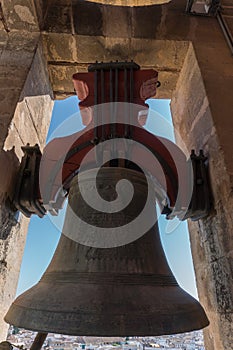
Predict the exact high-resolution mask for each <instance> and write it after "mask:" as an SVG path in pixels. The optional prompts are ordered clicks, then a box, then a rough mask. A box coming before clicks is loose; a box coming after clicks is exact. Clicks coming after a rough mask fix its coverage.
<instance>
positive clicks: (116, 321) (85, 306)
mask: <svg viewBox="0 0 233 350" xmlns="http://www.w3.org/2000/svg"><path fill="white" fill-rule="evenodd" d="M51 289H52V290H53V293H51ZM48 290H49V292H48ZM71 296H72V297H71ZM90 296H91V297H90ZM46 305H47V306H46ZM5 321H6V322H7V323H10V324H13V325H15V326H17V327H20V328H25V329H29V330H33V331H37V332H52V333H59V334H66V335H80V336H81V335H82V336H107V337H108V336H109V337H111V336H122V337H125V336H159V335H169V334H177V333H184V332H189V331H194V330H198V329H201V328H204V327H206V326H208V325H209V321H208V319H207V317H206V314H205V312H204V310H203V308H202V307H201V305H200V303H199V302H198V301H197V300H196V299H194V298H193V297H191V296H190V295H189V294H188V293H186V292H185V291H184V290H182V289H181V288H180V287H179V286H178V285H173V286H169V287H168V286H151V285H131V286H130V285H122V284H119V285H110V284H109V285H99V284H97V283H95V284H91V283H86V284H85V283H82V285H81V284H78V285H77V284H76V283H73V284H72V283H53V287H52V288H51V284H50V283H46V282H43V281H40V282H39V283H38V284H37V285H36V286H34V287H32V288H31V289H30V290H28V291H27V292H25V293H23V294H22V295H21V296H19V297H18V298H17V299H16V300H15V302H14V303H13V304H12V306H11V307H10V309H9V311H8V313H7V315H6V316H5Z"/></svg>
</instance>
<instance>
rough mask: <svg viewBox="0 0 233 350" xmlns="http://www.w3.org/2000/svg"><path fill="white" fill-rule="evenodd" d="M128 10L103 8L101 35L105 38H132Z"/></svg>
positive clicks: (110, 7)
mask: <svg viewBox="0 0 233 350" xmlns="http://www.w3.org/2000/svg"><path fill="white" fill-rule="evenodd" d="M130 14H131V13H130V10H129V9H128V8H123V7H112V6H104V7H103V35H104V36H105V37H116V38H119V37H121V38H129V37H131V36H132V31H133V29H132V23H131V16H130Z"/></svg>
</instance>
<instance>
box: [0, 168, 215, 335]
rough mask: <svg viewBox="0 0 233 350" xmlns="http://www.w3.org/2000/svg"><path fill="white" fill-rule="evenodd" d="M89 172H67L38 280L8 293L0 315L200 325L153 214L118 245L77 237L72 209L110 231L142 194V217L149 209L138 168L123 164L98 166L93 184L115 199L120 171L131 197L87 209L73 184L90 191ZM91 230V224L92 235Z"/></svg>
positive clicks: (103, 331) (120, 328)
mask: <svg viewBox="0 0 233 350" xmlns="http://www.w3.org/2000/svg"><path fill="white" fill-rule="evenodd" d="M93 173H94V170H89V171H85V172H83V173H82V174H81V175H79V181H78V180H77V176H76V177H75V178H74V179H73V181H72V185H71V189H70V194H69V205H70V210H68V211H67V214H66V219H65V223H64V229H63V234H62V236H61V239H60V242H59V244H58V247H57V249H56V252H55V254H54V256H53V258H52V261H51V263H50V265H49V267H48V268H47V270H46V272H45V273H44V275H43V277H42V278H41V280H40V281H39V283H37V284H36V285H35V286H34V287H32V288H31V289H29V290H28V291H26V292H25V293H23V294H22V295H20V296H19V297H18V298H17V299H16V300H15V301H14V303H13V304H12V305H11V307H10V309H9V311H8V313H7V315H6V317H5V320H6V322H8V323H10V324H13V325H15V326H17V327H22V328H26V329H30V330H36V331H39V332H54V333H61V334H68V335H92V336H133V335H134V336H149V335H164V334H172V333H181V332H187V331H191V330H197V329H200V328H203V327H205V326H207V325H208V323H209V322H208V319H207V317H206V315H205V312H204V310H203V308H202V307H201V305H200V304H199V302H198V301H197V300H195V299H194V298H193V297H191V296H190V295H189V294H188V293H186V292H185V291H184V290H182V289H181V288H180V287H179V285H178V284H177V282H176V280H175V278H174V276H173V275H172V272H171V270H170V268H169V266H168V264H167V261H166V258H165V255H164V252H163V249H162V246H161V243H160V237H159V230H158V226H157V223H156V222H155V223H154V225H153V227H151V228H150V229H149V230H148V231H147V232H146V233H145V234H144V235H142V236H141V237H139V238H137V239H136V240H134V241H132V242H131V243H128V244H124V245H121V246H114V245H117V244H115V243H114V242H113V247H112V248H103V247H102V248H99V247H93V246H95V244H92V247H91V246H90V244H89V243H88V242H89V241H88V240H89V239H90V237H89V233H88V232H87V234H86V237H87V238H86V239H87V244H89V246H88V245H85V244H80V242H78V241H79V238H80V237H79V235H77V237H75V232H78V231H79V230H85V225H83V226H82V225H80V226H79V225H78V224H77V223H74V222H72V215H73V211H74V212H75V213H76V214H78V215H79V217H80V218H81V219H82V220H83V221H86V222H88V224H92V225H93V227H100V228H101V227H104V228H106V227H107V228H108V229H109V230H110V231H109V232H110V233H111V227H112V228H113V227H116V226H117V227H121V226H122V225H124V224H126V223H130V222H131V221H133V219H135V217H137V216H138V215H139V213H140V211H141V210H142V209H143V206H144V205H145V203H146V201H148V200H149V202H150V203H149V211H148V216H147V217H146V216H145V218H144V219H145V220H147V219H148V220H150V218H151V216H154V218H155V215H156V213H155V202H154V199H153V198H152V199H150V198H149V199H148V185H147V181H146V178H145V176H144V175H143V174H142V173H140V172H138V171H135V170H129V169H125V168H102V170H101V171H100V172H99V175H98V178H97V182H96V183H97V188H98V190H99V192H100V193H101V196H102V197H103V198H105V200H106V201H110V200H115V199H116V191H115V185H116V183H117V182H118V181H119V180H120V179H122V178H127V179H128V180H129V181H130V182H131V183H132V184H133V186H134V195H133V199H132V202H131V203H130V204H128V205H127V207H126V208H125V209H124V210H122V211H121V212H120V213H115V212H113V213H104V214H103V213H102V212H101V211H99V210H93V209H92V208H90V207H89V206H88V205H87V204H86V203H85V201H84V200H83V199H82V196H81V192H80V186H83V189H84V191H86V193H88V191H89V192H90V193H91V191H93V187H92V183H93V178H94V175H93ZM152 197H153V196H152ZM109 203H110V204H111V202H109ZM110 204H109V205H110ZM155 221H156V220H155ZM142 224H143V223H142ZM67 227H69V230H70V232H71V233H70V234H68V235H67ZM93 230H94V229H93ZM94 234H95V230H94V231H93V232H92V237H93V235H94ZM67 236H69V237H67ZM82 237H85V232H84V235H83V234H82V235H81V238H82ZM84 239H85V238H84ZM126 240H127V238H126ZM82 243H85V242H83V241H82ZM96 243H98V235H97V237H96ZM96 246H98V244H96Z"/></svg>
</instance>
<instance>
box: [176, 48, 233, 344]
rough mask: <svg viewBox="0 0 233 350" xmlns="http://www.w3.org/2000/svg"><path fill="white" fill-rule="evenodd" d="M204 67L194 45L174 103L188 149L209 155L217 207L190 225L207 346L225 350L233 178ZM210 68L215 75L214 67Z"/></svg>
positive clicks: (230, 299) (232, 287)
mask: <svg viewBox="0 0 233 350" xmlns="http://www.w3.org/2000/svg"><path fill="white" fill-rule="evenodd" d="M207 50H208V49H207ZM201 67H202V62H201V63H200V62H199V61H198V60H197V58H196V56H195V53H194V50H193V48H192V46H190V48H189V50H188V53H187V56H186V58H185V61H184V66H183V68H182V70H181V73H180V77H179V79H178V82H177V87H176V90H175V92H174V94H173V99H172V102H171V106H172V115H173V120H174V125H175V130H176V133H177V134H179V135H180V136H181V138H182V139H183V141H184V142H185V143H186V146H187V147H188V149H192V148H193V149H195V150H197V151H198V150H199V149H204V152H205V154H207V155H208V157H209V168H210V181H211V187H212V192H213V205H214V209H213V211H212V213H211V214H210V215H209V216H208V217H207V218H206V219H203V220H200V221H199V222H198V223H189V228H190V240H191V247H192V253H193V259H194V268H195V273H196V278H197V286H198V291H199V297H200V301H201V302H202V305H203V306H204V308H205V310H206V312H207V316H208V317H209V319H210V326H209V327H208V328H207V329H206V330H205V340H206V348H207V349H211V348H213V349H221V350H223V349H230V348H231V344H232V334H231V331H230V330H231V327H232V324H231V318H232V313H233V284H232V279H231V276H232V248H233V240H232V235H231V232H232V230H233V215H232V206H233V197H232V191H231V188H232V184H231V179H230V177H229V173H228V172H227V168H226V164H225V157H224V153H223V149H222V147H221V143H220V139H219V136H218V132H220V131H221V130H219V128H216V124H214V116H215V113H217V112H218V111H217V110H215V109H213V108H212V103H213V101H212V97H211V90H209V89H208V88H207V87H206V84H205V80H204V81H203V75H202V72H201ZM208 74H209V75H210V80H212V74H213V72H212V71H211V70H210V71H209V72H208ZM205 78H207V72H205ZM226 112H227V111H226Z"/></svg>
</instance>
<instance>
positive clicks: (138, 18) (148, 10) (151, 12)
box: [131, 6, 162, 39]
mask: <svg viewBox="0 0 233 350" xmlns="http://www.w3.org/2000/svg"><path fill="white" fill-rule="evenodd" d="M131 14H132V24H131V25H132V34H131V35H132V37H133V38H145V39H154V38H155V37H156V32H157V31H158V30H159V27H160V22H161V18H162V6H148V7H136V8H133V9H132V12H131Z"/></svg>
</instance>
